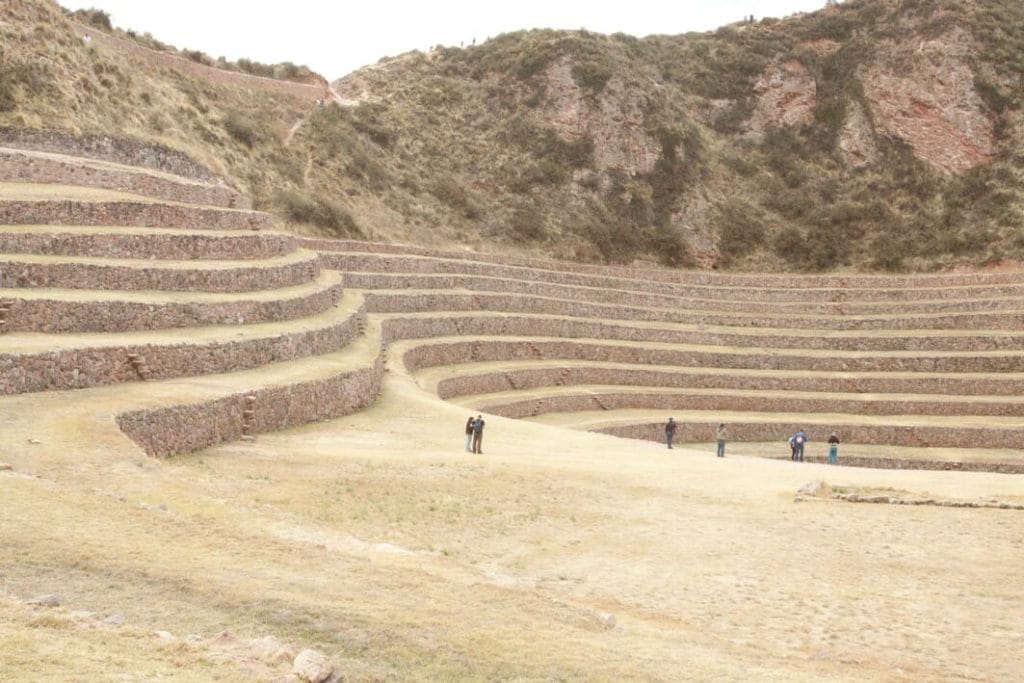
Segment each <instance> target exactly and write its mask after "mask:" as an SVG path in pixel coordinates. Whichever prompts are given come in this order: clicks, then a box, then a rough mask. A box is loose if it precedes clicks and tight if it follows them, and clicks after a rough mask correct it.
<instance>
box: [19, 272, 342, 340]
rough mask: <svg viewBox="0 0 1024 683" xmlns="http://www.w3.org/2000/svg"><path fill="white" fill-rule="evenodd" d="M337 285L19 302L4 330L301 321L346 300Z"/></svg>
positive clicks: (131, 328)
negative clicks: (285, 293) (268, 292)
mask: <svg viewBox="0 0 1024 683" xmlns="http://www.w3.org/2000/svg"><path fill="white" fill-rule="evenodd" d="M342 291H343V287H342V285H341V284H334V285H329V286H326V287H323V288H321V289H318V290H315V291H312V292H308V293H304V294H302V295H300V296H294V297H292V298H280V299H271V300H253V299H238V300H227V301H215V302H200V301H182V302H170V301H165V302H135V301H123V300H118V299H111V300H109V301H64V300H55V299H17V298H14V297H8V301H12V302H13V306H12V307H11V309H10V312H9V313H8V314H7V319H6V325H5V326H4V329H5V330H6V331H8V332H16V331H24V332H38V333H48V334H58V333H74V332H132V331H144V330H159V329H170V328H181V327H200V326H204V325H244V324H255V323H265V322H280V321H284V320H295V319H298V318H304V317H307V316H310V315H315V314H317V313H321V312H323V311H325V310H327V309H328V308H330V307H331V306H333V305H334V304H335V303H336V302H337V301H338V299H339V298H340V297H341V294H342Z"/></svg>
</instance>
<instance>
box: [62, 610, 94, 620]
mask: <svg viewBox="0 0 1024 683" xmlns="http://www.w3.org/2000/svg"><path fill="white" fill-rule="evenodd" d="M69 616H70V617H71V618H72V619H75V620H80V621H88V620H92V619H95V618H97V617H98V616H99V615H98V614H96V613H95V612H89V611H86V610H73V611H72V612H71V613H70V615H69Z"/></svg>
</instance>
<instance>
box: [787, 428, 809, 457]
mask: <svg viewBox="0 0 1024 683" xmlns="http://www.w3.org/2000/svg"><path fill="white" fill-rule="evenodd" d="M809 438H810V437H808V436H807V432H805V431H804V430H802V429H798V430H796V433H795V434H793V436H791V437H789V445H790V446H791V447H792V448H793V456H792V459H793V461H794V462H803V461H804V444H806V443H807V442H808V440H809Z"/></svg>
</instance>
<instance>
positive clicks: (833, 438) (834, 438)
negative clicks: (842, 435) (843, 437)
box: [828, 432, 839, 465]
mask: <svg viewBox="0 0 1024 683" xmlns="http://www.w3.org/2000/svg"><path fill="white" fill-rule="evenodd" d="M828 464H829V465H838V464H839V435H838V434H836V433H835V432H832V433H831V434H829V435H828Z"/></svg>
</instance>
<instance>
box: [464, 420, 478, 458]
mask: <svg viewBox="0 0 1024 683" xmlns="http://www.w3.org/2000/svg"><path fill="white" fill-rule="evenodd" d="M475 421H476V420H475V418H474V417H473V416H472V415H470V416H469V419H468V420H466V452H467V453H469V452H470V451H472V450H473V423H474V422H475Z"/></svg>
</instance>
